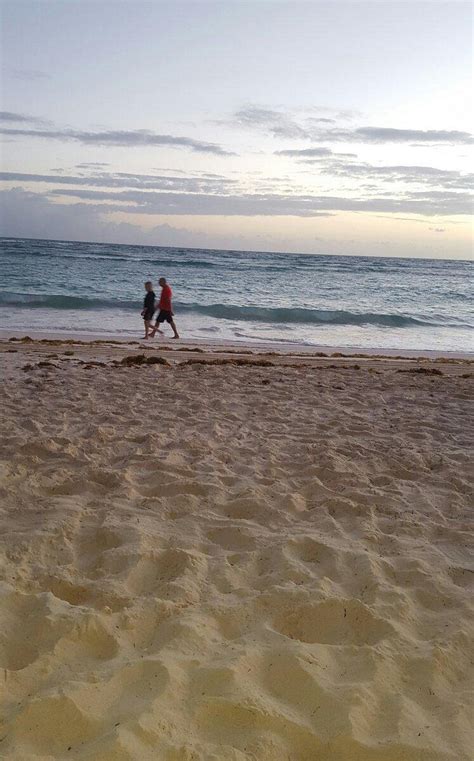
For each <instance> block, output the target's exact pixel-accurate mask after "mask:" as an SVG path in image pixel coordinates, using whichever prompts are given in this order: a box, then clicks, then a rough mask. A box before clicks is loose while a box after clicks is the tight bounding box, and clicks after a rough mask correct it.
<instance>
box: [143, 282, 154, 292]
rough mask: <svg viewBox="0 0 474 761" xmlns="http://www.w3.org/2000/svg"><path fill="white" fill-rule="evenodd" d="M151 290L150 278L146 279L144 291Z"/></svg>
mask: <svg viewBox="0 0 474 761" xmlns="http://www.w3.org/2000/svg"><path fill="white" fill-rule="evenodd" d="M152 290H153V283H152V282H151V280H147V281H146V283H145V291H148V292H150V291H152Z"/></svg>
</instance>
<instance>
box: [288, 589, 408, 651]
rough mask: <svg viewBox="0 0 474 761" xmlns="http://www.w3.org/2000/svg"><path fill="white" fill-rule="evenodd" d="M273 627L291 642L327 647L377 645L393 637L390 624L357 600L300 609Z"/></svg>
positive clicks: (324, 603)
mask: <svg viewBox="0 0 474 761" xmlns="http://www.w3.org/2000/svg"><path fill="white" fill-rule="evenodd" d="M273 625H274V628H275V629H276V631H278V632H280V634H284V635H285V636H286V637H290V639H295V640H299V641H300V642H308V643H320V644H326V645H357V646H359V647H361V646H363V645H375V644H376V643H377V642H380V640H382V639H384V638H385V637H389V636H390V635H391V634H393V633H394V629H393V627H392V626H391V625H390V624H389V623H387V622H386V621H384V620H383V619H382V618H378V617H377V616H375V615H374V613H372V611H371V610H370V609H369V608H368V607H367V606H366V605H364V604H363V603H360V602H358V601H357V600H341V599H330V600H324V601H323V602H320V603H314V604H312V603H308V604H303V605H299V606H297V607H295V608H293V609H291V610H289V611H287V612H284V613H282V614H280V615H279V616H277V617H276V618H275V619H274V622H273Z"/></svg>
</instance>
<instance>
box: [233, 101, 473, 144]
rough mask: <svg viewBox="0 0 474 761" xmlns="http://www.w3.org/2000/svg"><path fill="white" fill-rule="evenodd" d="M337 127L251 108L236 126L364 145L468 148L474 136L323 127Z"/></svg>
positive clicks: (235, 120) (238, 114)
mask: <svg viewBox="0 0 474 761" xmlns="http://www.w3.org/2000/svg"><path fill="white" fill-rule="evenodd" d="M337 118H338V119H342V118H347V112H340V113H339V114H338V115H337ZM325 123H327V124H335V123H336V121H335V120H334V119H326V118H325V117H322V118H321V117H307V116H305V115H304V114H297V115H292V114H290V113H288V112H285V111H278V110H276V109H270V108H261V107H260V106H255V105H247V106H245V107H243V108H241V109H239V110H238V111H236V112H235V114H234V117H233V124H234V125H235V124H236V125H238V126H241V127H246V128H251V129H259V130H262V131H264V132H267V133H268V134H270V135H272V136H273V137H276V138H287V139H292V140H295V139H304V140H312V141H313V142H319V143H328V142H334V143H336V142H343V143H363V144H369V145H370V144H383V143H409V144H410V143H413V142H415V143H418V144H420V145H430V144H438V145H468V144H471V143H472V142H473V137H472V135H470V134H469V133H468V132H461V131H459V130H438V129H430V130H419V129H398V128H394V127H372V126H367V127H357V128H346V127H343V128H342V127H327V128H325V127H322V126H321V124H325Z"/></svg>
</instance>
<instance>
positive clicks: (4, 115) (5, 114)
mask: <svg viewBox="0 0 474 761" xmlns="http://www.w3.org/2000/svg"><path fill="white" fill-rule="evenodd" d="M0 122H11V123H14V124H49V123H50V122H48V121H46V120H45V119H40V118H39V117H38V116H30V114H18V113H16V112H15V111H0ZM1 131H2V130H1V129H0V132H1Z"/></svg>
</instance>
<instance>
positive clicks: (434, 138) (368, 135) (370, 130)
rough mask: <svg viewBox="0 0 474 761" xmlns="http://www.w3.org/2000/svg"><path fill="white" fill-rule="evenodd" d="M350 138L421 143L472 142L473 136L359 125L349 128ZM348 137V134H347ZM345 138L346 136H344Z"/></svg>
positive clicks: (453, 132) (449, 131) (457, 132)
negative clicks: (353, 128)
mask: <svg viewBox="0 0 474 761" xmlns="http://www.w3.org/2000/svg"><path fill="white" fill-rule="evenodd" d="M348 133H349V139H352V140H353V139H354V137H353V136H355V138H358V137H360V138H362V142H368V143H409V142H411V141H412V140H415V141H418V142H420V143H450V144H455V143H456V144H460V143H461V144H465V143H472V142H473V137H472V135H470V134H469V133H468V132H459V131H458V130H435V129H428V130H416V129H393V128H389V127H359V128H358V129H355V130H348ZM346 137H347V136H346ZM343 139H345V138H343Z"/></svg>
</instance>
